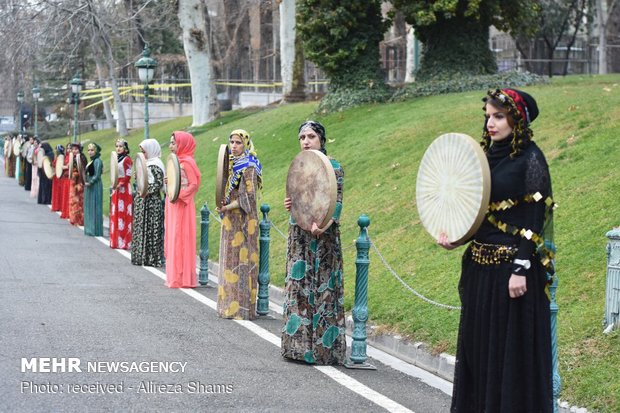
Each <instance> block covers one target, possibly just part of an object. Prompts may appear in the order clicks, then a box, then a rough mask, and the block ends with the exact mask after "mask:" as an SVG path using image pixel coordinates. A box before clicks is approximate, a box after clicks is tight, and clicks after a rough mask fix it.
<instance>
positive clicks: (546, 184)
mask: <svg viewBox="0 0 620 413" xmlns="http://www.w3.org/2000/svg"><path fill="white" fill-rule="evenodd" d="M519 93H523V92H519ZM500 94H503V95H505V96H504V98H506V97H507V96H510V95H509V94H508V93H507V92H506V91H505V90H504V91H502V93H500V92H499V91H497V92H496V93H495V94H490V96H491V97H492V98H498V97H499V95H500ZM528 96H529V95H528ZM529 98H531V97H529ZM503 101H504V100H502V102H503ZM487 104H489V103H487ZM512 105H513V106H514V103H513V104H512ZM529 105H530V108H529V109H530V112H531V111H532V110H533V107H534V105H535V102H534V103H530V104H529ZM520 112H521V111H520ZM536 112H537V109H536ZM515 113H517V112H515ZM523 113H525V111H523ZM509 116H512V115H509ZM516 116H519V115H516ZM525 127H526V125H524V124H522V123H520V124H519V125H517V126H516V127H515V131H517V132H518V133H517V134H515V135H511V136H509V137H508V138H506V139H504V140H501V141H497V142H493V143H492V144H490V147H489V148H488V150H487V159H488V161H489V166H490V168H491V181H492V184H491V203H490V206H489V212H488V213H487V217H486V220H485V221H484V222H483V224H482V226H481V227H480V229H479V230H478V232H477V233H476V234H475V235H474V238H473V240H472V242H471V243H470V245H469V246H468V248H467V249H466V251H465V253H464V256H463V260H462V273H461V280H460V282H459V294H460V297H461V302H462V310H461V321H460V326H459V338H458V345H457V355H456V358H457V361H456V370H455V379H454V393H453V398H452V408H451V410H452V411H453V412H482V411H485V412H515V413H517V412H551V411H553V393H552V377H551V376H552V373H551V327H550V312H549V300H548V297H547V294H546V286H547V283H548V282H549V281H550V279H549V276H550V275H552V274H553V272H554V271H553V263H552V259H553V252H552V249H553V245H552V244H551V243H545V242H544V241H543V238H544V237H545V236H546V235H549V230H550V226H549V224H550V222H551V216H552V207H553V200H552V198H551V197H552V192H551V179H550V175H549V170H548V166H547V162H546V160H545V157H544V155H543V154H542V152H541V151H540V149H539V148H538V147H537V146H536V144H535V143H534V142H531V141H529V140H522V136H523V135H522V133H521V131H525V130H526V129H525ZM485 130H486V129H485ZM485 133H487V132H485ZM530 133H531V131H530ZM515 136H516V137H515ZM530 136H531V135H530ZM515 139H519V140H521V142H522V143H521V144H519V145H517V144H516V143H515V142H514V140H515ZM516 146H520V149H519V150H518V153H516V154H515V153H514V150H515V147H516ZM511 154H512V156H511ZM512 274H517V275H523V276H525V277H526V286H527V292H526V293H525V294H524V295H522V296H519V297H517V298H511V297H510V296H509V291H508V283H509V279H510V278H511V275H512Z"/></svg>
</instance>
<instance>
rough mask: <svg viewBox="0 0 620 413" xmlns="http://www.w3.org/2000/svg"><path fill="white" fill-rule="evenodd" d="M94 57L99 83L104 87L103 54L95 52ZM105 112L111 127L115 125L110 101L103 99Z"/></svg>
mask: <svg viewBox="0 0 620 413" xmlns="http://www.w3.org/2000/svg"><path fill="white" fill-rule="evenodd" d="M93 58H94V59H95V66H96V68H97V77H99V84H100V85H101V86H102V87H104V86H105V80H104V76H103V63H102V62H101V56H99V54H98V53H93ZM103 114H104V115H105V119H106V123H107V124H108V127H109V128H113V127H114V116H112V109H111V108H110V101H109V100H104V101H103Z"/></svg>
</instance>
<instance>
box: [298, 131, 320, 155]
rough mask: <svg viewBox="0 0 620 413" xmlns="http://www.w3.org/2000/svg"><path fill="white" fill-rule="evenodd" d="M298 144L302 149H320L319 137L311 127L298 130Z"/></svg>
mask: <svg viewBox="0 0 620 413" xmlns="http://www.w3.org/2000/svg"><path fill="white" fill-rule="evenodd" d="M299 145H300V146H301V150H302V151H308V150H310V149H315V150H317V151H318V150H320V149H321V138H319V135H318V134H317V133H316V132H315V131H314V129H312V128H304V129H302V130H301V132H299Z"/></svg>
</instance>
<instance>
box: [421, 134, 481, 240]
mask: <svg viewBox="0 0 620 413" xmlns="http://www.w3.org/2000/svg"><path fill="white" fill-rule="evenodd" d="M490 197H491V172H490V169H489V163H488V161H487V157H486V155H485V153H484V151H483V150H482V148H481V147H480V144H479V143H478V142H476V141H475V140H474V139H473V138H471V137H470V136H468V135H465V134H461V133H447V134H445V135H441V136H440V137H438V138H437V139H435V140H434V141H433V142H432V143H431V145H430V146H429V147H428V148H427V149H426V152H425V153H424V156H423V157H422V161H421V162H420V169H419V170H418V178H417V182H416V204H417V207H418V213H419V214H420V221H422V225H423V226H424V228H425V229H426V231H428V233H429V234H430V235H431V236H432V237H433V238H435V239H436V240H438V239H439V236H440V234H441V233H442V232H443V233H445V234H446V235H447V237H448V241H449V242H450V243H452V244H461V243H463V242H464V241H467V240H468V239H469V238H470V237H471V236H473V235H474V234H475V233H476V231H477V230H478V228H480V225H481V224H482V221H483V220H484V217H485V215H486V212H487V209H488V206H489V199H490Z"/></svg>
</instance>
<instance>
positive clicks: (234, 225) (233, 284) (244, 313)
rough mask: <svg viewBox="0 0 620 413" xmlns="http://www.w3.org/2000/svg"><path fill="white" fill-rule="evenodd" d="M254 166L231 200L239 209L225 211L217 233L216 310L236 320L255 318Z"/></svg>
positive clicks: (233, 192) (256, 240)
mask: <svg viewBox="0 0 620 413" xmlns="http://www.w3.org/2000/svg"><path fill="white" fill-rule="evenodd" d="M257 188H258V180H257V175H256V169H254V168H253V167H248V168H246V169H245V170H244V171H243V173H242V175H241V181H240V182H239V187H238V188H235V189H233V190H232V192H231V194H230V201H231V202H234V201H239V208H235V209H232V210H229V211H225V212H224V217H223V218H222V229H221V233H220V234H221V235H220V272H219V282H218V293H217V312H218V315H219V316H220V317H223V318H234V319H238V320H254V319H255V318H256V295H257V284H258V214H257V211H256V189H257Z"/></svg>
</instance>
